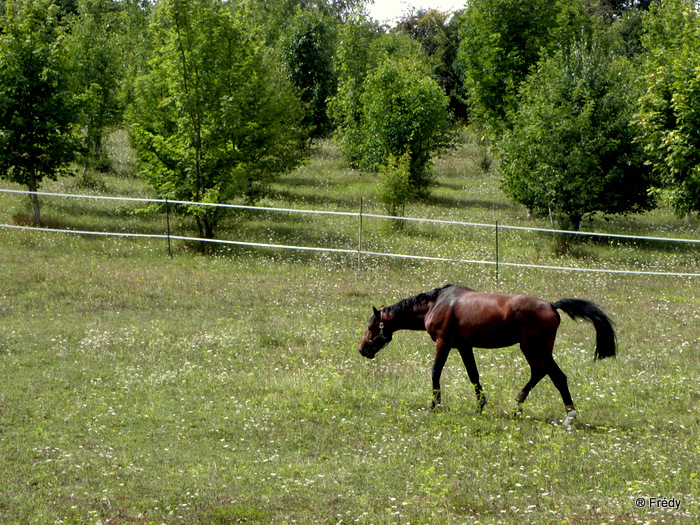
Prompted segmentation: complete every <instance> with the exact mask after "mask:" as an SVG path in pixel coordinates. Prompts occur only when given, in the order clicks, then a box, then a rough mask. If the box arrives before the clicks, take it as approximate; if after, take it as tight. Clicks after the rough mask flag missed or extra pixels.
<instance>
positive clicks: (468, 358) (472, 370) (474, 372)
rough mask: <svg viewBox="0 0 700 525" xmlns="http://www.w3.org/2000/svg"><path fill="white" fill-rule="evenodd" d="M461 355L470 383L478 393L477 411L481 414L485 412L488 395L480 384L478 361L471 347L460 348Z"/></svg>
mask: <svg viewBox="0 0 700 525" xmlns="http://www.w3.org/2000/svg"><path fill="white" fill-rule="evenodd" d="M458 350H459V355H461V356H462V361H463V362H464V366H465V368H466V369H467V375H468V376H469V381H471V382H472V385H474V392H475V393H476V401H477V403H478V404H479V408H478V409H477V410H478V412H479V413H481V412H482V411H483V410H484V407H485V406H486V394H484V389H483V388H482V387H481V383H480V382H479V370H478V369H477V368H476V361H475V360H474V350H473V349H472V348H471V347H466V348H458Z"/></svg>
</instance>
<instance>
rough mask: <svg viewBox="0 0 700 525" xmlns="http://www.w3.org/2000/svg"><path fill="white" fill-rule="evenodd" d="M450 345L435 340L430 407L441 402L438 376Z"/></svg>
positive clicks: (448, 352)
mask: <svg viewBox="0 0 700 525" xmlns="http://www.w3.org/2000/svg"><path fill="white" fill-rule="evenodd" d="M450 350H451V348H450V346H449V345H446V344H444V343H442V342H440V341H438V342H437V346H436V348H435V362H434V363H433V372H432V378H433V405H432V408H436V407H437V406H438V405H440V404H441V403H442V397H441V396H440V376H441V375H442V369H443V368H444V367H445V362H446V361H447V356H448V355H450Z"/></svg>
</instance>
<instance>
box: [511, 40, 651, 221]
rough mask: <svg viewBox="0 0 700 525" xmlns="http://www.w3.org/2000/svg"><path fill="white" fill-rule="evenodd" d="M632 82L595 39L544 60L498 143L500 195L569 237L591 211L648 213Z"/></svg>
mask: <svg viewBox="0 0 700 525" xmlns="http://www.w3.org/2000/svg"><path fill="white" fill-rule="evenodd" d="M635 78H636V71H635V69H634V68H633V67H632V66H631V64H630V62H629V61H628V60H627V59H625V58H622V57H616V56H614V55H611V54H610V53H609V50H608V46H606V45H605V43H604V42H601V41H600V40H596V41H594V42H586V41H584V42H580V43H579V44H577V45H575V46H573V47H572V49H570V50H569V51H564V50H562V51H559V52H557V53H555V54H554V55H553V56H552V57H550V58H548V59H545V60H543V61H542V62H541V63H540V64H539V65H538V67H537V70H536V71H535V72H534V73H533V74H532V75H531V77H529V78H528V80H527V81H526V82H525V83H524V85H523V88H522V90H521V93H520V99H519V101H520V105H519V108H518V110H517V112H516V113H515V116H514V117H513V121H512V130H510V131H508V132H507V133H506V135H505V137H504V139H503V141H502V143H501V144H500V148H501V151H502V154H503V162H502V171H503V189H504V191H505V193H506V194H507V195H508V196H509V197H510V198H511V199H513V200H514V201H515V202H518V203H521V204H524V205H525V206H527V208H528V209H529V210H530V211H531V212H532V213H534V214H535V215H539V216H549V217H550V218H551V219H552V221H553V222H555V223H557V224H558V225H559V226H560V227H562V228H565V229H574V230H578V229H579V228H580V226H581V221H582V220H583V219H584V218H585V217H587V216H590V215H592V214H593V213H596V212H602V213H604V214H619V213H627V212H638V211H644V210H647V209H650V208H651V207H652V206H653V205H654V200H653V197H652V196H650V194H649V192H648V190H649V187H650V185H651V183H652V177H651V174H650V170H649V167H648V166H647V165H646V164H645V160H646V158H645V156H644V155H643V152H642V151H641V148H640V146H639V144H637V143H636V142H635V141H634V132H633V129H632V127H631V126H630V122H631V119H632V115H633V112H634V107H635V102H636V97H637V93H638V87H637V86H638V83H636V82H635Z"/></svg>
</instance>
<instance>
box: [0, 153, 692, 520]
mask: <svg viewBox="0 0 700 525" xmlns="http://www.w3.org/2000/svg"><path fill="white" fill-rule="evenodd" d="M325 148H326V151H320V152H318V154H317V155H316V156H315V157H314V160H313V161H312V162H311V163H310V164H309V165H308V166H307V167H305V168H303V169H301V170H299V171H298V172H296V173H293V174H290V175H289V176H287V177H286V178H285V179H283V180H282V181H280V182H279V183H278V185H276V186H275V188H273V189H274V193H273V197H271V198H270V199H269V200H268V201H267V202H266V203H267V204H270V205H272V204H283V205H285V206H298V207H309V206H312V205H313V207H325V208H327V209H340V210H347V209H354V207H355V206H356V204H357V203H358V201H359V196H360V195H363V196H364V197H365V201H366V207H367V210H368V211H371V210H374V211H379V212H381V208H380V207H379V206H378V205H377V204H376V201H374V200H373V199H374V193H373V192H374V184H375V183H374V178H373V176H372V175H368V174H362V173H355V172H352V171H350V170H348V169H347V168H345V167H344V166H343V165H342V163H341V162H340V159H338V158H337V156H336V155H335V153H334V151H333V150H332V148H329V147H328V146H325ZM477 155H479V153H478V152H476V153H474V152H473V151H469V150H468V149H467V148H465V149H464V150H461V151H459V152H456V153H455V154H454V155H452V156H450V157H448V158H446V159H443V160H441V161H439V162H438V174H439V175H438V183H439V186H438V188H437V189H436V191H435V193H434V196H433V198H432V199H431V201H430V202H428V203H423V204H420V205H414V207H413V208H412V209H411V210H409V213H410V214H411V215H420V216H431V217H436V218H458V219H459V220H474V221H484V222H486V221H489V220H491V219H493V220H495V219H498V220H499V222H501V223H517V224H540V225H541V223H536V222H533V221H532V220H531V219H527V218H525V216H524V213H523V210H520V209H518V208H517V207H514V206H511V205H509V204H508V203H506V202H505V201H504V200H503V198H502V197H501V196H500V195H499V194H498V192H497V191H496V190H495V189H494V187H495V186H494V184H495V182H496V181H497V175H496V174H494V173H492V172H489V173H484V172H483V171H481V169H480V167H479V163H478V156H477ZM462 170H464V173H462ZM71 184H73V182H72V180H71V179H64V180H60V181H58V182H56V183H53V186H52V185H47V186H48V187H55V188H66V189H68V188H70V185H71ZM105 186H106V191H109V192H110V193H113V194H128V195H141V194H144V195H146V194H148V192H147V190H146V189H144V188H142V187H141V186H139V185H138V181H136V180H135V179H130V178H124V177H111V178H107V179H106V181H105ZM0 204H1V205H2V208H1V209H2V212H1V213H2V214H3V217H2V219H3V222H4V221H5V220H8V219H7V217H10V218H9V220H11V216H12V215H18V214H21V212H22V208H23V206H25V204H24V202H23V199H20V198H17V197H14V196H13V197H9V196H6V195H0ZM93 204H94V206H92V205H91V207H88V206H86V205H84V203H81V204H75V205H65V204H58V203H55V202H53V201H51V200H50V199H46V200H45V201H44V206H45V211H46V216H47V217H48V218H49V219H51V220H53V221H55V222H56V223H57V224H61V225H64V226H72V225H74V224H76V223H79V224H82V225H83V226H84V227H93V228H95V229H109V226H110V225H112V226H115V225H116V226H117V227H122V228H126V229H128V230H129V231H158V233H161V232H162V222H159V221H161V217H160V216H158V215H157V214H152V213H143V212H142V211H140V210H139V209H134V210H132V211H133V212H132V213H126V212H125V211H124V209H123V208H121V209H119V210H117V209H115V208H114V205H113V204H112V205H108V203H102V202H96V203H93ZM110 206H112V208H110ZM657 219H658V220H657ZM228 220H229V223H228V225H227V231H226V232H225V234H226V235H231V234H232V233H235V234H237V235H239V234H245V235H250V236H251V237H253V238H270V237H272V238H273V239H274V240H278V239H279V240H285V241H289V242H292V241H293V242H297V243H302V242H303V243H310V242H312V241H314V242H315V241H316V240H322V241H326V242H337V243H338V245H342V243H345V242H347V243H352V242H354V237H353V235H356V230H357V224H356V223H355V222H354V221H352V220H351V221H349V223H348V222H343V221H342V220H338V221H335V220H332V221H328V220H327V219H318V218H312V219H308V220H307V218H306V217H304V218H295V217H292V219H291V220H290V219H289V217H287V216H279V215H275V214H269V215H265V214H262V215H255V214H241V215H232V216H231V217H230V218H229V219H228ZM636 220H637V221H638V223H637V222H635V221H634V220H633V219H626V220H620V221H617V222H616V223H614V224H606V223H604V221H599V222H596V223H595V224H594V227H596V228H597V227H606V228H610V229H611V230H612V229H613V228H614V227H615V224H624V225H626V226H625V231H638V230H644V231H645V233H646V234H649V233H654V234H657V233H658V234H660V233H662V232H664V231H666V232H668V233H672V235H673V236H681V234H682V235H687V236H693V234H694V231H696V229H697V223H694V224H693V223H691V224H690V225H685V224H684V223H683V222H682V221H679V220H677V219H675V218H674V217H672V216H671V215H669V214H668V213H666V212H664V211H663V210H661V211H659V212H657V214H656V216H642V217H639V218H637V219H636ZM640 224H642V225H643V226H641V225H640ZM179 227H181V228H183V230H186V229H187V228H190V227H191V226H190V225H189V224H188V223H187V221H182V222H181V224H180V225H179ZM693 228H695V230H693ZM367 229H368V232H367V236H368V238H367V243H368V244H369V245H370V246H371V245H372V243H375V245H376V246H389V247H395V248H396V249H401V250H403V249H405V250H409V249H410V250H411V252H412V253H421V254H424V253H440V252H441V251H443V250H447V249H448V247H446V246H445V245H446V244H447V243H454V242H456V241H457V240H459V239H460V238H461V242H462V244H461V245H460V246H461V247H460V248H459V249H460V250H462V251H463V252H464V253H466V254H479V253H481V252H480V251H479V250H483V253H484V254H488V253H489V252H488V248H487V246H488V243H487V241H486V240H484V239H482V237H480V235H481V234H480V233H478V232H463V233H462V234H459V233H454V232H452V231H451V230H449V229H446V228H442V227H424V226H420V225H416V226H409V227H407V228H406V229H405V230H403V231H396V230H393V229H392V228H391V226H390V225H387V224H384V223H380V222H377V223H376V224H374V225H372V224H371V223H370V224H369V225H368V226H367ZM503 242H504V243H505V244H504V245H505V247H506V248H505V249H506V255H507V256H508V257H516V256H518V257H522V258H523V260H526V261H532V260H537V259H538V258H539V260H541V261H547V262H551V260H552V259H556V260H558V261H559V262H561V261H564V262H566V263H570V264H581V265H585V264H587V263H589V262H594V263H598V264H605V265H609V266H611V267H615V268H617V267H629V266H644V265H656V266H662V267H664V268H673V269H678V270H681V269H683V270H686V269H688V268H690V269H694V270H695V271H697V253H694V252H692V251H691V250H681V249H667V248H664V247H659V246H657V245H641V246H628V245H624V246H621V247H617V246H611V245H609V244H607V243H593V242H586V243H584V244H582V245H580V246H577V247H576V250H578V251H577V252H576V253H573V254H572V253H566V254H563V255H555V247H554V242H553V241H552V240H551V239H549V238H547V237H546V236H542V235H533V234H530V235H529V236H527V237H518V235H513V237H512V238H511V239H510V240H509V239H505V240H504V241H503ZM482 244H483V245H482ZM449 249H453V248H449ZM429 250H432V252H429ZM447 253H454V252H447ZM620 254H622V257H621V256H620ZM469 256H471V255H469ZM657 258H662V259H663V263H658V262H657V263H655V262H654V261H655V260H656V259H657ZM620 259H624V260H620ZM630 259H633V260H630ZM444 282H458V283H462V284H466V285H469V286H472V287H474V288H477V289H480V290H485V291H499V292H507V293H530V294H534V295H537V296H540V297H543V298H546V299H548V300H552V301H553V300H556V299H559V298H561V297H582V298H589V299H593V300H595V301H596V302H598V303H599V304H601V305H602V306H603V307H604V308H606V310H608V312H609V313H610V314H611V316H612V317H613V318H614V319H615V320H616V322H617V328H618V334H619V341H620V351H619V356H618V357H617V358H616V359H614V360H605V361H603V362H593V344H594V333H593V328H592V327H591V326H590V325H588V324H583V323H575V322H573V321H571V320H569V319H565V320H564V321H563V323H562V326H561V328H560V332H559V337H558V342H557V345H556V347H555V355H556V357H557V360H558V362H559V364H560V366H561V367H562V369H563V370H564V371H565V372H566V374H567V375H568V378H569V384H570V387H571V391H572V395H573V397H574V401H575V402H576V404H577V408H578V410H579V419H578V420H577V422H576V423H575V425H574V427H573V429H572V430H571V431H570V432H567V431H565V430H564V429H563V428H562V427H561V426H560V422H561V419H562V418H563V416H564V411H563V407H562V403H561V398H560V396H559V394H558V392H557V391H556V389H555V388H554V387H553V385H552V384H551V381H549V380H548V379H545V380H543V381H542V383H541V384H540V385H538V387H537V388H536V389H535V390H534V391H533V392H532V394H531V395H530V397H529V398H528V401H527V403H526V406H525V411H524V417H523V418H519V419H516V418H513V417H512V415H511V409H512V408H513V404H514V401H513V399H514V396H515V394H516V393H517V391H518V390H519V389H520V388H521V387H522V386H523V385H524V384H525V382H526V381H527V379H528V376H529V372H528V368H527V365H526V363H525V360H524V358H523V357H522V355H521V354H520V352H519V350H518V349H517V348H515V347H513V348H507V349H501V350H478V351H477V352H476V359H477V364H478V366H479V369H480V372H481V376H482V383H483V384H484V386H485V388H486V392H487V395H488V399H489V404H488V405H487V407H486V409H485V412H484V413H483V414H481V415H479V416H477V415H475V413H474V412H475V409H476V400H475V398H474V394H473V390H472V387H471V385H469V384H468V380H467V378H466V373H465V371H464V370H463V367H462V365H461V362H460V361H459V359H458V356H457V355H453V356H451V357H450V358H449V360H448V363H447V367H446V369H445V373H444V375H443V389H444V392H443V394H444V399H445V403H446V405H447V406H448V407H449V410H441V411H435V412H433V411H429V410H428V406H429V402H430V398H431V392H430V388H431V387H430V380H429V374H430V366H431V359H432V353H433V348H432V344H431V342H430V340H429V338H428V337H427V335H426V334H424V333H409V332H406V333H399V334H397V335H396V336H395V338H394V341H393V342H392V343H391V344H390V345H389V346H388V347H387V348H386V349H384V350H383V351H382V352H381V353H380V354H379V355H378V357H377V359H375V360H373V361H370V360H366V359H364V358H362V357H361V356H360V355H359V353H358V352H357V347H358V343H359V340H360V338H361V337H362V333H363V330H364V327H365V323H366V321H367V318H368V317H369V315H370V313H371V306H372V305H375V306H379V305H380V304H391V303H393V302H395V301H397V300H399V299H402V298H405V297H408V296H410V295H414V294H416V293H419V292H421V291H426V290H428V289H431V288H433V287H434V286H437V285H440V284H442V283H444ZM697 289H698V281H697V278H678V277H650V276H635V275H605V274H578V273H569V272H552V271H544V270H528V269H520V268H503V269H501V274H500V279H499V281H498V282H496V281H495V279H494V271H493V269H492V268H491V267H483V266H478V265H460V264H453V263H429V262H420V261H401V260H387V259H382V258H373V257H365V258H364V261H363V266H362V268H361V269H358V268H357V261H356V257H354V256H338V255H332V254H314V253H311V254H309V253H305V252H284V251H274V250H254V249H243V248H231V249H228V250H222V251H221V252H220V253H219V254H218V255H216V256H206V257H205V256H200V255H197V254H196V253H193V252H192V251H191V250H189V249H187V247H186V246H180V247H179V249H178V250H176V252H175V255H174V257H173V258H167V257H166V256H165V246H164V244H163V242H162V241H157V240H152V241H149V240H130V239H113V238H92V237H87V236H86V237H82V236H70V235H59V234H48V233H45V234H42V233H34V232H18V231H11V230H0V522H1V523H22V524H24V523H40V524H44V523H91V524H94V523H98V522H101V523H110V524H114V523H139V524H141V523H143V524H146V523H156V524H160V523H168V524H170V523H212V524H226V523H240V522H247V523H294V522H296V523H363V524H370V523H374V524H384V523H386V524H389V523H413V524H427V523H435V524H444V523H454V524H461V523H494V524H495V523H504V524H511V523H532V524H540V523H541V524H549V523H557V524H558V523H575V524H578V523H596V524H597V523H621V524H622V523H624V524H629V523H694V522H695V520H696V517H697V515H698V513H699V512H700V506H699V501H698V500H699V499H700V496H699V495H700V482H699V480H698V472H700V446H699V445H698V440H697V436H698V433H699V431H700V414H699V413H698V403H699V402H700V388H699V387H698V384H699V381H698V379H699V377H698V369H699V368H698V365H699V364H700V363H699V361H700V359H699V355H698V348H699V347H700V338H699V335H698V325H700V304H699V302H698V301H699V300H698V294H697V293H696V292H695V290H697ZM638 497H645V498H649V497H655V498H663V497H666V498H669V499H670V498H675V499H676V500H681V508H680V509H679V510H669V509H663V508H648V504H647V508H644V509H638V508H636V507H635V499H636V498H638ZM646 501H647V503H648V500H646Z"/></svg>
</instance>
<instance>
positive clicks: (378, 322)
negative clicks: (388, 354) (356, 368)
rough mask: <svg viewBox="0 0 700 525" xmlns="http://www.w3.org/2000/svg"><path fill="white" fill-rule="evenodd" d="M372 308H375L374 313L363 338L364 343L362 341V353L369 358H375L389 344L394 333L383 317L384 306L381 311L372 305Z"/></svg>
mask: <svg viewBox="0 0 700 525" xmlns="http://www.w3.org/2000/svg"><path fill="white" fill-rule="evenodd" d="M372 310H374V313H373V314H372V317H370V318H369V325H367V331H366V332H365V336H364V337H363V338H362V343H360V354H362V355H363V356H364V357H367V358H369V359H374V356H375V355H377V352H379V351H380V350H381V349H382V348H384V347H385V346H386V345H388V344H389V342H390V341H391V337H392V335H393V334H392V333H391V331H389V329H388V328H387V327H386V323H385V321H384V319H382V314H383V312H384V309H383V308H382V310H381V311H380V310H377V309H376V308H374V307H372Z"/></svg>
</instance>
